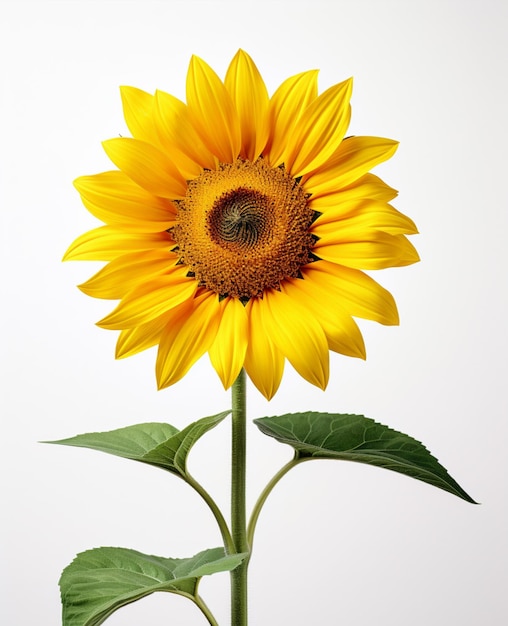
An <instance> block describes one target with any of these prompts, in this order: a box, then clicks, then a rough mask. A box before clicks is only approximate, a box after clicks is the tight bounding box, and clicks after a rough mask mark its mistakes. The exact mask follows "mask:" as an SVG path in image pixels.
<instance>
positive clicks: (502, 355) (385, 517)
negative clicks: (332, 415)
mask: <svg viewBox="0 0 508 626" xmlns="http://www.w3.org/2000/svg"><path fill="white" fill-rule="evenodd" d="M507 28H508V20H507V9H506V4H505V3H504V2H502V1H501V0H499V1H496V0H482V1H472V0H456V1H454V0H425V1H420V0H418V1H414V2H411V1H408V0H399V1H397V0H391V1H379V2H376V1H375V0H372V1H366V0H360V1H358V0H346V1H337V2H331V1H330V2H325V1H323V0H315V1H313V2H310V1H304V2H299V1H297V0H293V1H291V2H289V1H288V2H277V1H276V0H275V1H272V2H262V1H260V0H257V1H255V2H245V1H237V2H232V1H231V2H220V1H210V2H206V1H202V2H198V1H194V0H186V1H182V2H180V1H170V0H168V1H166V2H151V1H145V2H120V1H118V2H117V1H112V0H110V1H104V0H101V1H100V2H92V1H88V2H73V1H68V2H49V1H47V0H46V1H45V0H43V1H38V2H33V3H30V2H19V1H18V2H2V3H1V4H0V59H1V76H0V89H1V102H0V106H1V116H0V124H1V135H0V150H1V160H2V163H1V177H2V179H1V188H0V194H1V219H2V224H1V237H2V244H1V254H2V266H1V267H2V280H1V293H2V301H3V304H2V306H1V309H0V310H1V315H2V325H1V328H2V333H3V337H2V361H3V362H2V366H3V372H2V377H1V380H2V386H3V391H2V404H3V410H2V440H3V443H2V454H1V461H2V474H1V476H2V494H3V495H2V511H3V513H2V514H1V515H2V524H3V526H4V528H3V530H2V534H1V536H2V552H3V554H2V580H1V589H2V595H3V596H4V598H3V600H2V602H1V604H0V607H1V608H0V612H1V615H0V621H1V623H2V624H5V625H6V626H7V625H8V626H33V625H34V624H37V625H39V624H41V625H48V626H49V625H53V624H55V625H56V624H59V623H60V602H59V595H58V588H57V582H58V578H59V575H60V572H61V570H62V569H63V568H64V567H65V566H66V565H67V564H68V563H69V562H70V561H71V560H72V559H73V557H74V555H75V554H76V553H77V552H80V551H82V550H85V549H88V548H91V547H96V546H101V545H121V546H126V547H131V548H135V549H138V550H141V551H143V552H147V553H151V554H158V555H161V556H174V557H184V556H190V555H192V554H194V553H196V552H198V551H200V550H202V549H204V548H207V547H214V546H216V545H219V544H220V536H219V533H218V531H217V529H216V527H215V525H214V522H213V519H212V517H211V515H210V514H209V512H208V510H207V509H206V507H205V506H204V505H203V504H202V502H201V501H200V500H199V498H198V497H197V496H196V495H195V494H194V492H192V491H191V490H190V489H189V488H187V487H186V485H185V484H184V483H183V482H182V481H178V480H177V479H176V478H173V477H171V476H169V475H166V474H165V473H163V472H161V471H159V470H156V469H154V468H151V467H148V466H143V465H138V464H135V463H131V462H129V461H126V460H122V459H117V458H114V457H109V456H107V455H102V454H100V453H97V452H92V451H87V450H80V449H73V448H64V447H54V446H47V445H41V444H39V443H37V441H39V440H48V439H58V438H63V437H68V436H72V435H74V434H78V433H82V432H90V431H96V430H110V429H113V428H118V427H121V426H124V425H129V424H135V423H139V422H143V421H168V422H170V423H172V424H174V425H175V426H177V427H179V428H182V427H184V426H185V425H186V424H187V423H189V422H190V421H192V420H194V419H197V418H198V417H203V416H205V415H211V414H213V413H216V412H218V411H220V410H224V409H227V408H228V407H229V393H226V392H224V391H223V389H222V387H221V384H220V382H219V380H218V378H217V376H216V375H215V373H214V372H213V370H212V368H211V366H210V365H209V362H208V357H205V358H204V359H202V360H201V361H200V362H199V364H198V365H197V366H195V367H194V368H193V369H192V370H191V372H190V374H188V375H187V376H186V377H185V379H184V380H183V381H182V382H180V383H178V384H177V385H176V386H174V387H173V388H170V389H167V390H165V391H161V392H157V391H156V388H155V376H154V362H155V352H154V351H153V350H151V351H148V352H146V353H143V354H141V355H138V356H135V357H131V358H129V359H126V360H124V361H115V360H114V357H113V354H114V343H115V340H116V333H114V332H111V331H104V330H101V329H99V328H97V327H96V326H95V325H94V323H95V322H96V321H97V320H98V319H100V318H101V317H103V316H104V315H105V314H106V313H107V312H108V311H109V310H111V308H112V306H113V304H112V303H109V302H105V301H98V300H93V299H91V298H88V297H87V296H85V295H83V294H82V293H81V292H79V291H78V290H77V289H76V287H75V285H76V284H77V283H80V282H83V281H84V280H85V279H86V278H88V277H89V276H90V275H91V274H92V273H93V272H94V271H95V270H96V269H97V268H98V266H96V265H95V264H92V263H68V264H61V262H60V260H61V257H62V254H63V252H64V251H65V249H66V248H67V246H68V245H69V244H70V242H71V241H72V240H73V239H74V238H75V237H76V236H78V235H79V234H81V233H82V232H84V231H85V230H89V229H90V228H93V227H95V225H96V222H95V221H94V219H93V218H92V217H91V216H90V215H89V214H88V213H87V212H86V210H85V209H84V208H83V207H82V205H81V202H80V199H79V196H78V194H77V192H75V190H74V189H73V187H72V180H73V179H74V178H76V177H77V176H79V175H82V174H91V173H95V172H100V171H103V170H105V169H110V167H111V164H110V163H109V161H108V160H107V158H106V156H105V154H104V153H103V151H102V148H101V145H100V142H101V141H102V140H104V139H107V138H110V137H115V136H118V135H119V134H126V129H125V125H124V122H123V118H122V111H121V104H120V97H119V91H118V87H119V85H122V84H126V85H134V86H137V87H140V88H143V89H145V90H147V91H153V90H155V89H156V88H160V89H163V90H166V91H169V92H170V93H173V94H175V95H177V96H179V97H182V98H184V95H185V90H184V85H185V74H186V70H187V64H188V61H189V59H190V56H191V55H192V54H197V55H199V56H201V57H203V58H204V59H206V60H207V61H208V62H209V63H210V64H211V65H212V67H214V68H215V69H216V71H217V72H218V73H219V74H220V75H221V76H224V73H225V70H226V67H227V65H228V63H229V61H230V59H231V58H232V57H233V55H234V54H235V52H236V51H237V49H238V48H239V47H242V48H244V49H245V50H246V51H248V52H249V53H250V54H251V56H252V57H253V58H254V60H255V62H256V63H257V65H258V67H259V69H260V71H261V72H262V74H263V76H264V77H265V79H266V82H267V85H268V88H269V90H270V92H273V90H274V89H275V88H276V87H277V85H278V84H279V83H280V82H282V80H283V79H285V78H286V77H288V76H290V75H292V74H294V73H297V72H300V71H303V70H305V69H311V68H320V69H321V74H320V88H321V89H325V88H326V87H328V86H330V85H331V84H333V83H336V82H339V81H340V80H343V79H345V78H346V77H348V76H350V75H353V76H354V77H355V88H354V95H353V101H352V103H353V121H352V126H351V133H350V134H370V135H378V136H386V137H390V138H394V139H398V140H399V141H400V142H401V146H400V148H399V151H398V153H397V155H396V156H395V158H394V159H393V160H392V162H390V163H389V164H386V165H383V166H382V167H380V168H378V169H377V170H376V172H377V173H378V174H380V175H381V176H383V177H384V178H385V179H386V180H387V182H388V183H389V184H391V185H392V186H394V187H396V188H398V189H399V190H400V196H399V198H398V200H397V207H398V208H399V209H401V210H402V211H403V212H405V213H407V214H408V215H410V216H411V217H412V218H413V219H414V220H415V221H416V223H417V225H418V227H419V229H420V232H421V234H420V235H419V236H417V237H415V238H414V241H415V243H416V245H417V247H418V249H419V251H420V253H421V257H422V262H421V263H420V264H418V265H416V266H412V267H409V268H402V269H396V270H389V271H384V272H381V273H379V274H378V275H377V276H376V277H377V278H378V280H379V281H380V282H381V283H382V284H384V285H385V286H386V287H388V288H389V289H390V290H391V291H392V292H393V294H394V295H395V297H396V300H397V302H398V305H399V310H400V315H401V326H400V327H393V328H385V327H381V326H377V325H375V324H374V323H369V322H360V324H361V328H362V330H363V332H364V336H365V340H366V344H367V350H368V360H367V361H366V362H365V363H364V362H359V361H356V360H353V359H347V358H345V357H341V356H338V355H332V357H331V379H330V384H329V387H328V390H327V391H326V393H323V392H321V391H320V390H318V389H316V388H314V387H312V386H311V385H309V384H307V383H306V382H304V381H303V380H302V379H300V378H298V377H297V376H296V375H295V374H294V373H293V372H292V371H291V370H290V368H287V371H286V374H285V377H284V381H283V384H282V386H281V388H280V391H279V393H278V394H277V396H276V397H275V399H274V400H272V401H271V402H270V403H267V402H265V401H264V399H263V398H262V397H261V396H260V394H259V393H258V392H257V391H256V390H255V389H254V388H253V387H251V388H250V391H249V394H250V395H249V414H250V417H251V418H255V417H260V416H263V415H274V414H280V413H286V412H290V411H297V410H305V409H314V410H323V411H332V412H333V411H337V412H357V413H364V414H366V415H368V416H370V417H373V418H375V419H377V420H379V421H381V422H384V423H387V424H389V425H390V426H392V427H393V428H397V429H399V430H402V431H404V432H407V433H408V434H411V435H413V436H414V437H416V438H417V439H419V440H421V441H423V442H424V443H425V444H426V445H427V447H428V448H429V449H430V450H431V451H432V452H433V453H434V454H435V455H436V456H437V457H438V458H439V459H440V461H441V462H442V463H443V464H444V465H445V466H446V467H447V468H448V469H449V471H450V473H451V474H452V476H454V477H455V478H456V479H457V480H458V481H459V482H460V484H461V485H462V486H463V487H464V488H465V489H466V491H468V492H469V493H470V494H471V495H472V496H473V497H474V498H475V499H477V500H478V501H480V502H481V503H482V504H481V506H473V505H470V504H467V503H465V502H463V501H461V500H459V499H458V498H456V497H454V496H452V495H450V494H447V493H445V492H442V491H440V490H437V489H435V488H432V487H430V486H428V485H425V484H423V483H419V482H417V481H412V480H410V479H408V478H405V477H403V476H400V475H397V474H394V473H392V472H387V471H383V470H379V469H375V468H372V467H367V466H365V467H364V466H361V465H355V464H348V463H337V462H321V463H310V464H304V465H303V466H300V467H299V468H297V469H296V470H293V472H292V473H290V474H289V475H288V476H287V477H286V478H285V479H284V480H283V481H282V482H281V483H280V484H279V486H278V487H277V488H276V490H275V492H274V493H273V494H272V496H271V497H270V499H269V501H268V502H267V505H266V507H265V509H264V511H263V513H262V516H261V518H260V521H259V525H258V533H257V537H256V545H255V554H254V557H253V559H252V566H251V577H250V616H251V617H250V619H251V622H250V623H251V624H253V625H254V626H272V625H273V626H275V625H278V624H286V623H287V624H289V623H290V624H295V625H298V626H303V625H306V624H309V623H313V624H323V625H328V624H332V625H335V624H348V626H367V625H370V624H377V625H378V626H388V625H390V626H405V625H407V624H411V625H412V626H424V625H425V626H427V625H428V624H433V625H435V626H455V625H460V626H478V625H481V624H489V626H502V625H504V624H506V623H507V619H508V610H507V605H506V583H507V578H508V573H507V557H508V554H507V521H508V520H507V489H506V476H507V475H508V474H507V472H506V470H507V461H506V458H507V455H506V440H507V436H508V428H507V423H508V415H507V410H506V409H507V403H506V353H507V351H508V345H507V334H506V319H507V306H506V305H507V285H506V273H505V270H506V261H505V247H506V243H505V242H506V232H507V228H508V220H507V200H508V198H507V184H506V176H507V174H506V169H507V168H506V166H507V162H506V145H507V144H506V142H507V139H508V137H507V132H506V131H507V128H506V112H507V109H508V108H507V104H508V103H507V99H506V60H507V52H508V50H507V45H506V32H507ZM228 437H229V428H228V425H227V423H224V424H222V425H221V426H219V427H218V428H217V429H216V430H215V431H213V432H212V433H210V434H209V435H207V436H206V437H205V438H204V439H203V440H202V441H201V442H200V443H199V444H198V445H197V446H196V449H195V452H194V454H193V456H192V458H191V468H192V469H193V470H194V472H195V474H196V476H197V478H198V479H201V480H202V482H204V483H205V485H206V486H207V487H208V488H209V490H210V491H211V492H212V493H213V494H214V495H215V496H216V497H217V499H218V501H219V502H220V503H221V504H222V505H223V506H225V507H227V501H228V491H227V485H228V481H229V476H228V471H229V468H228ZM289 456H290V451H289V448H288V449H286V448H285V447H283V446H282V445H280V444H277V443H276V442H275V441H273V440H271V439H268V438H266V437H264V436H263V435H261V434H260V433H259V432H258V431H257V429H256V428H255V427H254V426H252V428H251V429H250V431H249V505H250V506H251V505H252V503H253V501H254V499H255V497H256V495H257V494H258V493H259V491H260V489H261V488H262V486H263V485H264V484H265V483H266V482H267V480H268V479H269V478H270V476H271V475H272V474H273V473H274V471H275V470H276V469H277V468H278V467H280V466H281V465H282V464H283V463H284V462H285V460H286V459H288V458H289ZM228 585H229V582H228V576H227V574H221V575H217V576H215V577H209V578H207V579H204V580H203V582H202V585H201V591H202V594H203V596H204V597H205V599H206V601H207V602H208V603H209V605H210V607H211V608H212V609H213V611H214V612H215V613H216V616H217V618H218V619H219V622H220V623H221V624H223V625H224V626H225V625H226V624H228V612H229V611H228ZM107 623H108V625H111V626H113V625H116V626H134V625H137V624H140V623H143V624H150V625H154V626H157V625H159V624H160V625H161V626H162V625H167V624H178V625H179V626H182V625H183V626H185V625H187V624H189V625H198V624H204V619H203V618H202V616H201V614H200V613H199V612H198V610H197V609H196V608H195V607H194V606H193V605H192V604H191V603H190V602H188V601H186V600H184V599H183V598H180V597H178V596H174V595H171V594H158V595H156V596H151V597H150V598H148V599H145V600H142V601H140V602H138V603H136V604H134V605H131V606H129V607H126V608H124V609H121V610H120V611H119V612H118V613H116V614H115V615H114V616H113V617H112V618H110V619H109V620H108V622H107Z"/></svg>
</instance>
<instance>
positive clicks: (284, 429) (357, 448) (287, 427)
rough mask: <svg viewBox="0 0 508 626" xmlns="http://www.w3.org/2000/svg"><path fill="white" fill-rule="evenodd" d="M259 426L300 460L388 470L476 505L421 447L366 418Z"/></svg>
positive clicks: (265, 420)
mask: <svg viewBox="0 0 508 626" xmlns="http://www.w3.org/2000/svg"><path fill="white" fill-rule="evenodd" d="M254 423H255V424H256V425H257V427H258V428H259V429H260V430H261V431H262V432H263V433H264V434H265V435H269V436H270V437H274V438H275V439H277V441H280V442H281V443H287V444H289V445H290V446H292V447H293V448H294V449H295V450H296V454H297V458H298V459H301V460H305V459H340V460H343V461H356V462H357V463H367V464H368V465H375V466H376V467H384V468H385V469H389V470H393V471H394V472H399V473H401V474H405V475H406V476H410V477H411V478H416V479H417V480H422V481H424V482H426V483H429V484H430V485H434V486H435V487H439V488H440V489H444V490H445V491H449V492H450V493H453V494H454V495H456V496H458V497H459V498H463V499H464V500H467V501H468V502H471V503H473V504H476V502H475V501H474V500H473V499H472V498H471V497H470V496H469V495H468V494H467V493H466V492H465V491H464V490H463V489H462V487H461V486H460V485H459V484H458V483H457V482H455V480H454V479H453V478H452V477H451V476H450V475H449V474H448V472H447V471H446V469H445V468H444V467H443V466H442V465H440V463H439V462H438V461H437V459H436V458H435V457H433V456H432V455H431V454H430V452H429V451H428V450H427V449H426V448H425V446H423V445H422V444H421V443H420V442H419V441H416V439H413V438H412V437H409V436H408V435H404V434H403V433H400V432H398V431H396V430H392V429H391V428H388V426H383V425H382V424H379V423H377V422H375V421H374V420H372V419H370V418H368V417H364V416H363V415H347V414H339V413H337V414H331V413H314V412H306V413H292V414H288V415H279V416H275V417H262V418H259V419H256V420H254Z"/></svg>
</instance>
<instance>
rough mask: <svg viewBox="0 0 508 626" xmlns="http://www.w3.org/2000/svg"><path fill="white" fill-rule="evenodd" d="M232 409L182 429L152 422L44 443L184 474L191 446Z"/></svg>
mask: <svg viewBox="0 0 508 626" xmlns="http://www.w3.org/2000/svg"><path fill="white" fill-rule="evenodd" d="M230 412H231V411H224V412H222V413H218V414H217V415H212V416H210V417H204V418H202V419H200V420H198V421H196V422H193V423H192V424H189V426H187V427H186V428H184V429H183V430H180V431H179V430H178V429H177V428H175V427H174V426H171V425H169V424H160V423H155V422H150V423H146V424H136V425H134V426H127V427H126V428H118V429H116V430H110V431H107V432H102V433H87V434H84V435H77V436H76V437H70V438H68V439H60V440H58V441H48V442H45V443H54V444H58V445H64V446H76V447H80V448H91V449H92V450H100V451H101V452H107V453H108V454H114V455H116V456H120V457H123V458H126V459H133V460H134V461H141V462H142V463H148V464H150V465H155V466H156V467H160V468H162V469H165V470H168V471H170V472H173V473H175V474H179V475H181V476H185V473H186V462H187V456H188V454H189V451H190V449H191V448H192V446H193V445H194V444H195V443H196V441H197V440H198V439H199V438H200V437H202V436H203V435H204V434H205V433H206V432H208V431H209V430H211V429H212V428H214V427H215V426H217V424H219V423H220V422H221V421H222V420H223V419H224V418H225V417H226V416H227V415H229V413H230Z"/></svg>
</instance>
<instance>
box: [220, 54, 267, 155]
mask: <svg viewBox="0 0 508 626" xmlns="http://www.w3.org/2000/svg"><path fill="white" fill-rule="evenodd" d="M224 83H225V85H226V88H227V90H228V91H229V93H230V95H231V98H232V99H233V102H234V104H235V106H236V110H237V112H238V117H239V120H240V129H241V133H242V148H241V153H240V154H241V156H243V157H244V158H246V159H249V160H250V161H255V160H256V159H257V158H258V157H259V155H260V154H261V153H262V151H263V148H264V147H265V145H266V142H267V140H268V132H269V124H268V103H269V99H268V91H267V90H266V86H265V83H264V82H263V79H262V78H261V74H260V73H259V71H258V68H257V67H256V65H255V64H254V62H253V60H252V59H251V58H250V56H249V55H248V54H247V53H245V52H244V51H243V50H239V51H238V52H237V53H236V55H235V56H234V58H233V60H232V61H231V64H230V66H229V68H228V71H227V73H226V79H225V81H224Z"/></svg>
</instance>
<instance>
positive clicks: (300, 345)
mask: <svg viewBox="0 0 508 626" xmlns="http://www.w3.org/2000/svg"><path fill="white" fill-rule="evenodd" d="M351 88H352V81H351V80H346V81H344V82H341V83H339V84H337V85H334V86H333V87H330V88H329V89H327V90H326V91H325V92H324V93H322V94H321V95H318V92H317V72H316V71H308V72H303V73H302V74H298V75H296V76H293V77H291V78H289V79H287V80H286V81H284V82H283V83H282V85H281V86H280V87H279V88H278V89H277V90H276V91H275V93H274V94H273V96H272V97H271V98H270V97H269V96H268V93H267V90H266V87H265V84H264V82H263V79H262V78H261V75H260V74H259V71H258V69H257V67H256V66H255V65H254V63H253V61H252V60H251V58H250V57H249V56H248V55H247V54H246V53H245V52H243V51H242V50H240V51H239V52H238V53H237V54H236V56H235V57H234V59H233V60H232V62H231V64H230V66H229V68H228V71H227V73H226V78H225V80H224V81H221V80H220V78H219V77H218V76H217V74H215V72H214V71H213V70H212V69H211V68H210V67H209V66H208V65H207V64H206V63H205V62H204V61H203V60H201V59H199V58H197V57H193V58H192V59H191V62H190V67H189V72H188V75H187V104H185V103H183V102H181V101H180V100H178V99H177V98H175V97H173V96H171V95H169V94H167V93H164V92H162V91H157V92H156V93H155V95H150V94H148V93H146V92H144V91H141V90H139V89H135V88H133V87H124V88H122V91H121V93H122V101H123V110H124V115H125V119H126V122H127V126H128V128H129V130H130V132H131V134H132V137H119V138H116V139H110V140H109V141H105V142H104V144H103V145H104V148H105V150H106V153H107V154H108V156H109V157H110V159H111V161H112V162H113V163H114V164H115V166H116V167H117V168H118V169H117V170H115V171H110V172H105V173H102V174H97V175H95V176H84V177H81V178H78V179H77V180H76V181H75V185H76V188H77V189H78V191H79V193H80V194H81V198H82V200H83V203H84V205H85V206H86V208H87V209H88V210H89V211H90V212H91V213H92V214H93V215H94V216H96V217H97V218H99V219H100V220H101V221H102V222H104V223H105V224H106V225H105V226H101V227H100V228H97V229H95V230H92V231H90V232H88V233H86V234H84V235H83V236H81V237H79V238H78V239H77V240H76V241H75V242H74V243H73V244H72V245H71V247H70V248H69V250H68V251H67V253H66V255H65V259H80V260H85V259H88V260H96V261H107V262H108V263H107V265H106V266H105V267H104V268H103V269H102V270H101V271H99V272H98V273H97V274H96V275H95V276H93V277H92V278H91V279H90V280H88V281H87V282H86V283H84V284H83V285H80V289H81V290H82V291H83V292H85V293H86V294H88V295H90V296H93V297H96V298H108V299H113V300H119V301H120V302H119V304H118V306H117V307H116V308H115V309H114V311H113V312H112V313H111V314H110V315H108V316H107V317H105V318H104V319H103V320H101V321H100V322H99V326H101V327H103V328H108V329H113V330H120V331H121V332H120V336H119V339H118V344H117V351H116V356H117V358H122V357H126V356H130V355H132V354H135V353H137V352H140V351H141V350H145V349H146V348H149V347H151V346H154V345H158V354H157V364H156V374H157V381H158V385H159V388H163V387H167V386H168V385H171V384H173V383H175V382H177V381H178V380H180V379H181V378H182V377H183V376H184V375H185V374H186V373H187V372H188V370H189V369H190V367H191V366H192V365H193V364H194V363H195V362H196V361H197V360H198V359H199V358H200V357H201V356H203V355H204V354H205V352H208V354H209V356H210V359H211V362H212V365H213V367H214V368H215V370H216V371H217V373H218V375H219V377H220V379H221V381H222V383H223V385H224V387H225V388H229V387H230V386H231V385H232V383H233V382H234V380H235V379H236V377H237V375H238V374H239V372H240V370H241V368H242V367H245V369H246V371H247V373H248V375H249V377H250V378H251V380H252V381H253V383H254V384H255V385H256V387H257V388H258V389H259V390H260V391H261V393H263V394H264V395H265V397H267V398H271V397H272V396H273V395H274V394H275V392H276V391H277V389H278V387H279V384H280V381H281V377H282V373H283V368H284V363H285V360H286V359H287V360H288V361H289V362H290V363H291V365H292V366H293V367H294V368H295V369H296V371H297V372H299V374H300V375H301V376H303V378H305V379H306V380H308V381H309V382H311V383H312V384H314V385H317V386H319V387H321V388H323V389H324V388H325V387H326V384H327V381H328V374H329V350H333V351H335V352H339V353H342V354H344V355H347V356H354V357H360V358H365V347H364V343H363V339H362V335H361V333H360V331H359V329H358V326H357V324H356V322H355V321H354V320H353V317H360V318H366V319H370V320H375V321H377V322H380V323H382V324H397V323H398V315H397V309H396V305H395V302H394V300H393V298H392V296H391V295H390V293H388V292H387V291H386V290H385V289H383V288H382V287H381V286H380V285H378V284H377V283H376V282H375V281H374V280H373V279H372V278H370V277H369V276H367V275H366V274H365V273H364V272H363V271H362V270H374V269H380V268H385V267H394V266H402V265H408V264H410V263H414V262H415V261H417V260H418V255H417V253H416V251H415V249H414V247H413V246H412V244H411V243H410V242H409V241H408V239H407V238H406V237H405V235H407V234H413V233H416V232H417V230H416V227H415V225H414V223H413V222H412V221H411V220H410V219H409V218H408V217H406V216H404V215H403V214H402V213H400V212H399V211H397V210H396V209H395V208H394V207H393V206H391V205H390V204H389V201H390V200H392V199H393V198H394V197H395V196H396V191H394V190H393V189H392V188H390V187H388V186H387V185H386V184H385V183H384V182H383V181H381V180H380V179H379V178H378V177H376V176H374V175H373V174H370V173H369V170H370V169H371V168H372V167H374V166H375V165H377V164H378V163H380V162H382V161H385V160H386V159H388V158H390V157H391V156H392V155H393V153H394V152H395V150H396V147H397V143H396V142H395V141H392V140H389V139H381V138H377V137H347V138H345V134H346V130H347V128H348V125H349V119H350V105H349V100H350V97H351Z"/></svg>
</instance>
